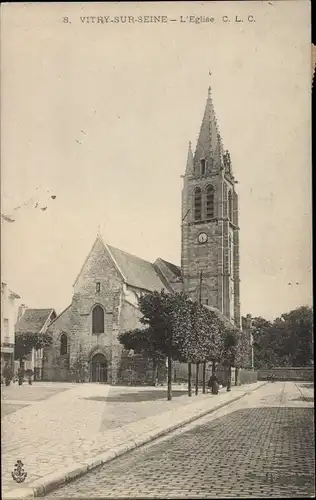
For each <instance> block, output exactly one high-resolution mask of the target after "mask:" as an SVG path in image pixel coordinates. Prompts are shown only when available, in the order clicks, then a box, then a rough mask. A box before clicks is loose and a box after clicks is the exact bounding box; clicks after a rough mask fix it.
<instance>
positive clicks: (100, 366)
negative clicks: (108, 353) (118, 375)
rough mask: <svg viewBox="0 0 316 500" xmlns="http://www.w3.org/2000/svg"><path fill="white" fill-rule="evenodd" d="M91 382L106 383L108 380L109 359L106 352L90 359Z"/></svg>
mask: <svg viewBox="0 0 316 500" xmlns="http://www.w3.org/2000/svg"><path fill="white" fill-rule="evenodd" d="M90 376H91V382H101V383H103V384H105V383H106V382H107V381H108V370H107V361H106V357H105V356H104V354H101V353H98V354H95V355H94V356H93V358H92V359H91V361H90Z"/></svg>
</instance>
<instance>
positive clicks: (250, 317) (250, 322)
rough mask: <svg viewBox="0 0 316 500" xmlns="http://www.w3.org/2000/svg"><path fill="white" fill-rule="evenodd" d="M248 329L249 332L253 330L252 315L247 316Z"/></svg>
mask: <svg viewBox="0 0 316 500" xmlns="http://www.w3.org/2000/svg"><path fill="white" fill-rule="evenodd" d="M246 328H247V329H249V330H250V329H251V328H252V316H251V314H247V315H246Z"/></svg>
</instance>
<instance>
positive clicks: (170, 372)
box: [168, 356, 172, 401]
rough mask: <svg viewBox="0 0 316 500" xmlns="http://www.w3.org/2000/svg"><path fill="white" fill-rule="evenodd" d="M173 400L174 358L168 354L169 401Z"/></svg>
mask: <svg viewBox="0 0 316 500" xmlns="http://www.w3.org/2000/svg"><path fill="white" fill-rule="evenodd" d="M171 400H172V358H171V356H168V401H171Z"/></svg>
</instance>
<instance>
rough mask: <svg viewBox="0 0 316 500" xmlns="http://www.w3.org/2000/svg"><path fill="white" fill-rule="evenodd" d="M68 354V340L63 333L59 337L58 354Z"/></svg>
mask: <svg viewBox="0 0 316 500" xmlns="http://www.w3.org/2000/svg"><path fill="white" fill-rule="evenodd" d="M67 353H68V338H67V335H66V334H65V333H63V334H62V335H61V337H60V354H67Z"/></svg>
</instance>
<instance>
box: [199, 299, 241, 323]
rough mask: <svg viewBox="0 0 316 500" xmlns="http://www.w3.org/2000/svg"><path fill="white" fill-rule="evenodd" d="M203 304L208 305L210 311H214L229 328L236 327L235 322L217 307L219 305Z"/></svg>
mask: <svg viewBox="0 0 316 500" xmlns="http://www.w3.org/2000/svg"><path fill="white" fill-rule="evenodd" d="M203 305H204V307H206V309H209V310H210V311H213V312H214V313H215V314H216V315H217V316H218V317H219V318H220V319H221V320H222V321H223V323H224V325H225V326H226V327H227V328H232V327H234V324H233V323H232V322H231V321H230V320H229V319H228V318H226V316H224V314H223V313H222V312H221V311H220V310H219V309H217V307H213V306H208V305H205V304H203Z"/></svg>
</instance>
